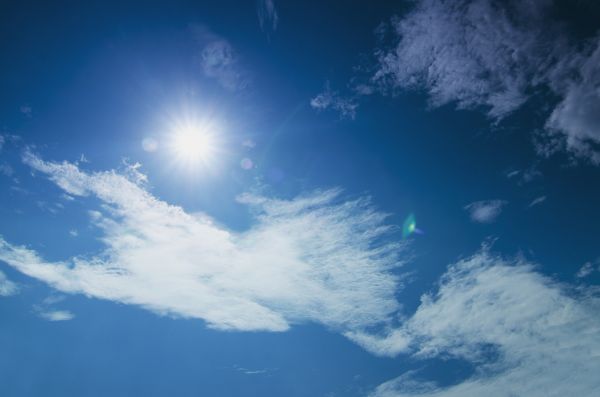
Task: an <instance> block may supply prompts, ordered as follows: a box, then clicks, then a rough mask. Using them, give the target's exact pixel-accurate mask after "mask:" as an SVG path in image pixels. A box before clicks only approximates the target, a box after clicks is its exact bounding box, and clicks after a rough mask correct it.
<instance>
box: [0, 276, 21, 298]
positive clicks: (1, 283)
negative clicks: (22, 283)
mask: <svg viewBox="0 0 600 397" xmlns="http://www.w3.org/2000/svg"><path fill="white" fill-rule="evenodd" d="M18 292H19V287H18V286H17V284H15V283H13V282H12V281H10V280H9V279H8V278H7V277H6V275H5V274H4V273H3V272H2V271H0V296H11V295H15V294H16V293H18Z"/></svg>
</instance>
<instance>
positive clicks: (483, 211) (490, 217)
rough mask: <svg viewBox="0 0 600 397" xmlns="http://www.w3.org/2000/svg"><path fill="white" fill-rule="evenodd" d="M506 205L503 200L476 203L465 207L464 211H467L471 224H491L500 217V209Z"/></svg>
mask: <svg viewBox="0 0 600 397" xmlns="http://www.w3.org/2000/svg"><path fill="white" fill-rule="evenodd" d="M506 204H507V203H506V201H504V200H483V201H476V202H474V203H471V204H469V205H466V206H465V210H467V211H469V216H470V217H471V220H472V221H473V222H479V223H491V222H494V221H495V220H496V218H497V217H498V215H500V213H501V212H502V207H504V206H505V205H506Z"/></svg>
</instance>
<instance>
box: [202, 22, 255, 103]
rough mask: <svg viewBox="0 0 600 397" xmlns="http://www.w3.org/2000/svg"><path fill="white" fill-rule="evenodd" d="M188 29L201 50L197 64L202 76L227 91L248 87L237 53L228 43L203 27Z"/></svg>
mask: <svg viewBox="0 0 600 397" xmlns="http://www.w3.org/2000/svg"><path fill="white" fill-rule="evenodd" d="M190 29H191V32H192V34H193V36H194V39H195V40H196V42H197V43H198V44H199V45H200V46H201V48H202V49H201V51H200V55H199V63H200V67H201V69H202V72H203V73H204V75H205V76H206V77H208V78H211V79H214V80H215V81H217V82H218V83H219V84H220V85H221V86H222V87H223V88H225V89H227V90H229V91H238V90H241V89H243V88H245V87H246V86H247V85H248V79H247V77H246V73H245V72H244V71H243V70H242V69H241V67H240V65H239V56H238V54H237V51H236V50H235V49H234V48H233V46H232V45H231V44H230V43H229V41H227V40H226V39H224V38H223V37H221V36H219V35H217V34H216V33H214V32H212V31H211V30H210V29H208V28H207V27H205V26H203V25H193V26H192V27H191V28H190Z"/></svg>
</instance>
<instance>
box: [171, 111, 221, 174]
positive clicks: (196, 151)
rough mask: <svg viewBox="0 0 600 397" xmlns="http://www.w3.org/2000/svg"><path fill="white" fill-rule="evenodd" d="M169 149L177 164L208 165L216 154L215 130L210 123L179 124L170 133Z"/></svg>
mask: <svg viewBox="0 0 600 397" xmlns="http://www.w3.org/2000/svg"><path fill="white" fill-rule="evenodd" d="M171 148H172V150H173V152H174V154H175V156H176V159H177V161H178V162H181V163H183V164H185V165H188V166H196V165H208V164H209V163H211V162H212V161H213V157H214V156H215V152H216V149H217V148H216V138H215V129H214V126H212V125H211V124H210V123H202V122H186V123H181V124H180V125H178V126H177V127H176V128H174V130H173V132H172V139H171Z"/></svg>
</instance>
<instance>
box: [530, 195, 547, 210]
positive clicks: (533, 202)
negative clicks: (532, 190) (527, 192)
mask: <svg viewBox="0 0 600 397" xmlns="http://www.w3.org/2000/svg"><path fill="white" fill-rule="evenodd" d="M544 201H546V196H539V197H536V198H534V199H533V200H531V203H529V205H528V207H529V208H531V207H535V206H536V205H539V204H541V203H543V202H544Z"/></svg>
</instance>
